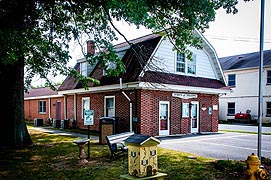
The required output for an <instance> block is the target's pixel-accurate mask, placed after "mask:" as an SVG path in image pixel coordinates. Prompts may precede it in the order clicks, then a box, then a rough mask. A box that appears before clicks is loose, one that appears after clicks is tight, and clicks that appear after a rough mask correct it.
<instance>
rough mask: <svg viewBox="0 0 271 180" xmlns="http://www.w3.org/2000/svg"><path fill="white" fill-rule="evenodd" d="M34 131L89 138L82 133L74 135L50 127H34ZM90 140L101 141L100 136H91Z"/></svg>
mask: <svg viewBox="0 0 271 180" xmlns="http://www.w3.org/2000/svg"><path fill="white" fill-rule="evenodd" d="M33 129H36V130H38V131H42V132H46V133H51V134H59V135H62V136H74V137H78V138H87V137H88V135H86V134H80V133H74V132H68V131H65V130H64V129H63V130H58V129H53V128H48V127H33ZM90 139H93V140H99V137H98V136H92V135H91V136H90Z"/></svg>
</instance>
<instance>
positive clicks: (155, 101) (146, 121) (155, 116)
mask: <svg viewBox="0 0 271 180" xmlns="http://www.w3.org/2000/svg"><path fill="white" fill-rule="evenodd" d="M140 98H141V101H140V110H141V114H140V133H141V134H149V135H153V136H157V135H159V121H158V120H159V102H160V101H169V102H170V127H169V128H170V129H169V130H170V134H187V133H190V132H191V122H190V118H182V117H181V115H182V103H190V102H191V101H198V102H199V119H200V121H199V123H200V125H199V131H200V132H216V131H217V130H218V111H213V113H212V114H209V113H208V107H212V106H213V105H214V104H215V105H218V96H217V95H204V94H198V98H195V99H181V98H176V97H172V92H167V91H150V90H142V91H141V93H140ZM202 105H204V106H206V107H207V109H206V110H205V111H203V110H202V109H201V107H202Z"/></svg>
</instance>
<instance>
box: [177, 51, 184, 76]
mask: <svg viewBox="0 0 271 180" xmlns="http://www.w3.org/2000/svg"><path fill="white" fill-rule="evenodd" d="M176 71H177V72H182V73H185V55H184V54H183V53H182V54H179V53H177V60H176Z"/></svg>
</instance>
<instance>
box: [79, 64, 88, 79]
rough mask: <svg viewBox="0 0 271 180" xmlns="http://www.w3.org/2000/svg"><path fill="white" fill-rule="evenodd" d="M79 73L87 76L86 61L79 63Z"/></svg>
mask: <svg viewBox="0 0 271 180" xmlns="http://www.w3.org/2000/svg"><path fill="white" fill-rule="evenodd" d="M80 73H81V75H82V76H85V77H86V76H87V62H81V63H80Z"/></svg>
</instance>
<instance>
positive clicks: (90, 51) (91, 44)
mask: <svg viewBox="0 0 271 180" xmlns="http://www.w3.org/2000/svg"><path fill="white" fill-rule="evenodd" d="M87 54H95V42H94V41H93V40H88V41H87Z"/></svg>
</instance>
